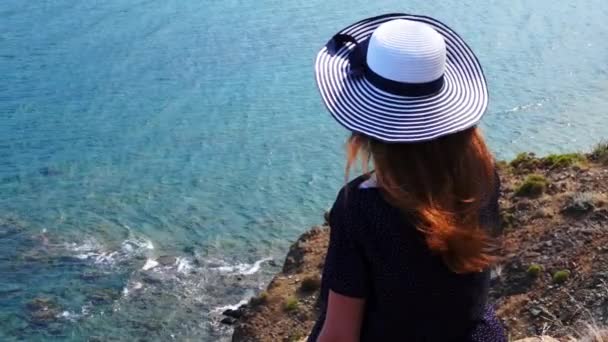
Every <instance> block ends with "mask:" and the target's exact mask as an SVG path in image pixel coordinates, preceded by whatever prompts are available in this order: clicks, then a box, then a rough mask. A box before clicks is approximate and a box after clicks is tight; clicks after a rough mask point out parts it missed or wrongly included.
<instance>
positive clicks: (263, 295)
mask: <svg viewBox="0 0 608 342" xmlns="http://www.w3.org/2000/svg"><path fill="white" fill-rule="evenodd" d="M266 303H268V292H266V291H262V292H260V294H259V295H258V296H257V297H252V298H251V299H250V300H249V304H251V306H258V305H262V304H266Z"/></svg>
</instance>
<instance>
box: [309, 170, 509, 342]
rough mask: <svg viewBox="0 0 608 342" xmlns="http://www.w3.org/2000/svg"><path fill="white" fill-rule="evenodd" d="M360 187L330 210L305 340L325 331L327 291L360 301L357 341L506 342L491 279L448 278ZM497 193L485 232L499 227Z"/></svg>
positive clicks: (414, 235) (392, 212) (393, 215)
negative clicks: (315, 304)
mask: <svg viewBox="0 0 608 342" xmlns="http://www.w3.org/2000/svg"><path fill="white" fill-rule="evenodd" d="M497 179H498V178H497ZM365 181H366V178H364V177H359V178H358V179H355V180H354V181H352V182H350V183H349V184H348V185H347V186H346V187H345V188H344V189H342V190H341V191H340V193H339V195H338V198H337V199H336V202H335V204H334V206H333V208H332V209H331V212H330V226H331V233H330V243H329V248H328V251H327V257H326V260H325V266H324V270H323V280H322V283H323V284H322V290H321V298H320V300H321V315H320V317H319V319H318V321H317V323H316V325H315V327H314V328H313V331H312V333H311V335H310V337H309V340H308V341H309V342H315V341H316V339H317V337H318V335H319V333H320V331H321V328H322V327H323V321H324V319H325V312H326V308H327V306H326V302H327V295H328V292H329V290H330V289H331V290H332V291H334V292H336V293H339V294H342V295H345V296H349V297H357V298H365V299H366V304H365V313H364V318H363V323H362V329H361V341H374V342H376V341H441V342H449V341H459V342H460V341H473V342H494V341H496V342H506V341H507V339H506V337H505V332H504V330H503V327H502V324H501V322H500V321H499V320H498V318H497V317H496V316H495V313H494V311H493V310H492V308H491V306H490V305H488V302H487V298H488V286H489V281H490V279H489V272H488V271H486V272H483V273H473V274H466V275H462V274H455V273H453V272H451V271H450V270H449V269H448V268H447V267H446V266H445V265H444V263H443V261H442V260H441V258H440V257H439V256H437V255H435V254H432V253H431V251H430V250H429V249H428V247H427V245H426V243H425V241H424V237H423V236H422V234H421V233H420V232H419V231H418V230H416V228H415V227H414V226H413V225H412V224H411V223H409V222H407V220H406V219H405V218H404V215H402V213H401V212H400V211H399V210H398V209H397V208H395V207H392V206H391V205H389V204H388V203H387V202H386V201H385V200H384V199H383V198H382V195H381V193H380V191H379V190H378V189H377V188H375V187H365V186H363V187H362V186H361V184H362V183H364V182H365ZM365 183H368V182H365ZM498 188H499V185H498V182H497V186H496V189H490V191H489V192H492V193H493V196H492V199H491V201H490V202H489V204H488V206H487V207H486V208H484V209H483V210H482V213H481V220H482V224H484V226H488V227H497V226H498V193H499V190H498Z"/></svg>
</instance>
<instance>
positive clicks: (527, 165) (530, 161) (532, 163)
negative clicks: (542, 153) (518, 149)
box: [510, 152, 539, 171]
mask: <svg viewBox="0 0 608 342" xmlns="http://www.w3.org/2000/svg"><path fill="white" fill-rule="evenodd" d="M538 163H539V160H538V159H536V157H535V156H534V153H526V152H524V153H520V154H518V155H517V156H516V157H515V159H513V160H512V161H511V163H510V165H511V167H513V168H514V169H520V170H527V171H530V170H533V169H535V168H536V167H538Z"/></svg>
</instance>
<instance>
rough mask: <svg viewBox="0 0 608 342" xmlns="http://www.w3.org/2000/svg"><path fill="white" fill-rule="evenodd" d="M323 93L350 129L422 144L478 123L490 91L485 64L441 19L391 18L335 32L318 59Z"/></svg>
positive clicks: (397, 15) (399, 15) (396, 15)
mask: <svg viewBox="0 0 608 342" xmlns="http://www.w3.org/2000/svg"><path fill="white" fill-rule="evenodd" d="M315 74H316V81H317V87H318V88H319V91H320V93H321V97H322V99H323V102H324V103H325V106H326V107H327V109H328V110H329V112H330V113H331V114H332V116H333V117H334V118H335V119H336V120H337V121H338V122H339V123H340V124H341V125H343V126H344V127H346V128H347V129H349V130H351V131H353V132H356V133H361V134H364V135H367V136H370V137H373V138H376V139H379V140H381V141H385V142H420V141H426V140H431V139H435V138H438V137H441V136H444V135H448V134H451V133H456V132H459V131H462V130H465V129H467V128H469V127H472V126H475V125H476V124H477V123H479V120H480V119H481V117H482V115H483V114H484V112H485V111H486V108H487V106H488V89H487V84H486V80H485V77H484V74H483V70H482V68H481V65H480V63H479V60H478V59H477V57H476V56H475V54H474V53H473V51H472V50H471V48H470V47H469V46H468V45H467V44H466V43H465V42H464V40H463V39H462V38H461V37H460V36H459V35H458V34H456V32H454V31H453V30H452V29H450V28H449V27H448V26H446V25H445V24H443V23H441V22H440V21H438V20H436V19H433V18H430V17H426V16H419V15H411V14H402V13H392V14H385V15H381V16H376V17H372V18H368V19H364V20H361V21H359V22H357V23H355V24H352V25H350V26H348V27H346V28H345V29H343V30H341V31H340V32H338V33H337V34H335V35H334V36H333V37H332V38H331V39H330V40H329V41H328V42H327V44H326V45H325V46H324V47H323V48H322V49H321V50H320V51H319V53H318V54H317V58H316V61H315Z"/></svg>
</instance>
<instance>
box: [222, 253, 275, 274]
mask: <svg viewBox="0 0 608 342" xmlns="http://www.w3.org/2000/svg"><path fill="white" fill-rule="evenodd" d="M270 260H272V258H270V257H268V258H263V259H260V260H258V261H256V262H254V263H253V264H245V263H239V264H236V265H224V266H217V267H212V268H211V269H215V270H217V271H219V272H222V273H230V274H235V275H252V274H255V273H257V272H258V271H259V270H260V268H261V266H262V263H264V262H267V261H270Z"/></svg>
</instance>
